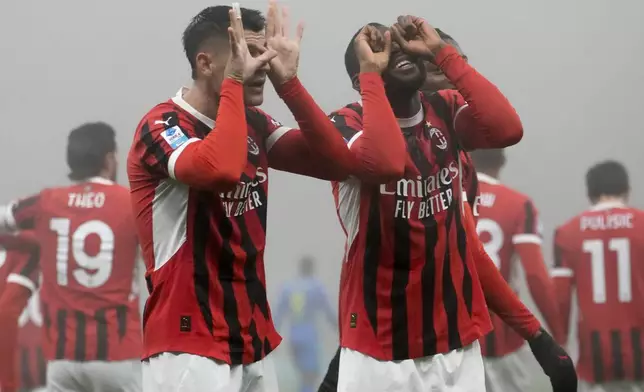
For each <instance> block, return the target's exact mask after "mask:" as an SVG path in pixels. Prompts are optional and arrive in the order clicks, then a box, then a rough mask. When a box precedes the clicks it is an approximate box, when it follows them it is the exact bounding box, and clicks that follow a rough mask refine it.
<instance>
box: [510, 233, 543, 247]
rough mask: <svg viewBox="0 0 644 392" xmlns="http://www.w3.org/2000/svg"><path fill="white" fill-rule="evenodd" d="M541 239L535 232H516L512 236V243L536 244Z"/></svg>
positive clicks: (540, 241)
mask: <svg viewBox="0 0 644 392" xmlns="http://www.w3.org/2000/svg"><path fill="white" fill-rule="evenodd" d="M542 242H543V240H542V239H541V237H539V236H538V235H536V234H517V235H515V236H514V237H512V243H513V244H537V245H541V243H542Z"/></svg>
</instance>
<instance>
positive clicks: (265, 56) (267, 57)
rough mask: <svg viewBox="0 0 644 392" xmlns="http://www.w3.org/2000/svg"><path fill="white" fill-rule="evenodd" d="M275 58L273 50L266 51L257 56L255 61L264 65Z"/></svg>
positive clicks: (275, 54)
mask: <svg viewBox="0 0 644 392" xmlns="http://www.w3.org/2000/svg"><path fill="white" fill-rule="evenodd" d="M276 56H277V52H276V51H275V50H274V49H266V51H265V52H264V53H262V54H261V55H259V56H257V61H259V62H260V63H261V64H266V63H268V62H269V61H271V60H272V59H274V58H275V57H276Z"/></svg>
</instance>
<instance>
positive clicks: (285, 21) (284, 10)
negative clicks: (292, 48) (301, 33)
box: [282, 7, 290, 38]
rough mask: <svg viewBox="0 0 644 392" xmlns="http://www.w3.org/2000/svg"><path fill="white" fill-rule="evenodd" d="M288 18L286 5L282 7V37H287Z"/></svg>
mask: <svg viewBox="0 0 644 392" xmlns="http://www.w3.org/2000/svg"><path fill="white" fill-rule="evenodd" d="M289 27H290V20H289V12H288V7H282V35H283V36H284V37H287V38H288V37H289V36H290V35H289V34H290V31H289Z"/></svg>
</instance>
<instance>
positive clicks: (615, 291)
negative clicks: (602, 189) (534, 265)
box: [553, 202, 644, 383]
mask: <svg viewBox="0 0 644 392" xmlns="http://www.w3.org/2000/svg"><path fill="white" fill-rule="evenodd" d="M554 247H555V249H554V250H555V267H556V268H555V270H554V271H553V276H554V277H555V282H556V285H557V286H558V287H557V288H558V292H559V295H558V296H559V299H560V301H561V302H560V308H561V309H562V313H563V315H562V316H563V317H564V320H566V321H567V320H568V319H569V314H570V313H569V312H570V307H571V305H570V304H571V295H572V292H573V289H576V290H575V291H576V297H577V303H578V306H579V318H578V320H577V323H578V339H579V360H578V363H577V371H578V373H579V377H580V378H581V379H582V380H585V381H588V382H592V383H603V382H610V381H619V380H630V381H644V312H643V311H642V309H644V262H642V260H644V211H641V210H638V209H635V208H630V207H627V206H625V205H623V204H621V203H611V202H607V203H600V204H597V205H595V206H593V207H592V208H591V209H590V210H587V211H585V212H583V213H581V214H579V215H577V216H576V217H574V218H572V219H571V220H569V221H568V222H566V223H565V224H563V225H562V226H560V227H559V228H557V230H556V232H555V238H554Z"/></svg>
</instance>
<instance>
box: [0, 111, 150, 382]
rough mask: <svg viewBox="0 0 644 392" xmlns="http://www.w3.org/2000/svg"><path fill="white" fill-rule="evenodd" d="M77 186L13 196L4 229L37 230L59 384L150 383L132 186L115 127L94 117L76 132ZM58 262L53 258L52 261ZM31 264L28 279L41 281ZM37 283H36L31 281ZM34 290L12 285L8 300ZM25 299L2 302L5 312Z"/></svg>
mask: <svg viewBox="0 0 644 392" xmlns="http://www.w3.org/2000/svg"><path fill="white" fill-rule="evenodd" d="M67 163H68V166H69V168H70V170H71V172H70V174H69V178H70V179H71V180H72V181H74V184H73V185H70V186H65V187H57V188H48V189H44V190H42V191H41V192H39V193H38V194H36V195H34V196H31V197H27V198H25V199H22V200H19V201H18V202H15V203H12V204H10V205H9V206H8V208H5V209H4V211H5V212H4V214H2V215H1V216H0V228H4V229H5V230H10V231H11V230H33V231H34V232H35V234H36V236H37V239H38V243H39V246H40V255H41V258H42V260H45V261H47V262H43V263H41V264H40V270H41V273H42V284H41V288H40V300H41V309H42V313H43V320H44V322H43V324H44V333H43V345H44V352H45V359H46V360H47V361H48V369H47V388H48V390H50V391H88V390H120V391H133V392H135V391H140V389H141V373H140V368H141V364H140V360H139V358H140V354H141V329H140V316H139V311H138V298H137V296H136V292H137V290H136V288H135V285H134V282H135V281H134V272H135V268H136V267H135V265H136V261H137V255H138V249H139V247H138V240H137V237H136V232H135V229H134V222H133V219H132V212H131V209H130V207H129V202H130V196H129V191H128V190H127V188H124V187H122V186H120V185H117V184H116V183H115V182H114V181H115V178H116V172H117V159H116V141H115V133H114V129H112V127H110V126H109V125H107V124H105V123H87V124H83V125H81V126H80V127H78V128H76V129H74V130H72V131H71V132H70V133H69V139H68V143H67ZM49 261H51V262H49ZM35 279H36V277H35V276H33V275H32V274H28V273H24V274H22V276H21V278H20V282H22V283H24V285H26V286H32V287H35V286H36V283H37V282H36V281H35ZM20 282H19V283H20ZM28 282H29V283H28ZM30 295H31V291H30V290H28V289H27V288H25V287H23V286H21V285H14V286H13V287H7V289H6V290H5V292H4V294H3V299H2V300H0V301H5V297H7V301H8V302H7V303H12V304H13V303H14V301H15V300H16V299H22V307H24V305H25V304H26V303H27V299H28V298H29V296H30ZM22 307H16V306H13V307H11V308H4V307H2V306H0V313H4V312H6V311H9V312H11V314H10V315H6V314H3V316H2V319H3V320H8V319H9V318H10V317H14V320H15V319H17V317H18V315H19V314H20V313H19V311H20V310H22Z"/></svg>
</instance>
